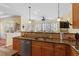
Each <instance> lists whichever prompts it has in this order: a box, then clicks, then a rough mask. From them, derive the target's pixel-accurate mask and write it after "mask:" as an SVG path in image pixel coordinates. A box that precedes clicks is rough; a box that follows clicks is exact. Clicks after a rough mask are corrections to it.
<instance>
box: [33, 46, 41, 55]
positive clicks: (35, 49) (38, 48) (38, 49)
mask: <svg viewBox="0 0 79 59" xmlns="http://www.w3.org/2000/svg"><path fill="white" fill-rule="evenodd" d="M32 56H41V46H38V45H32Z"/></svg>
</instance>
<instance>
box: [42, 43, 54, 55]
mask: <svg viewBox="0 0 79 59" xmlns="http://www.w3.org/2000/svg"><path fill="white" fill-rule="evenodd" d="M42 56H54V44H53V43H47V42H43V43H42Z"/></svg>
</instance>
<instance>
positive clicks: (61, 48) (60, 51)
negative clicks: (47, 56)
mask: <svg viewBox="0 0 79 59" xmlns="http://www.w3.org/2000/svg"><path fill="white" fill-rule="evenodd" d="M65 55H66V50H65V45H63V44H55V56H65Z"/></svg>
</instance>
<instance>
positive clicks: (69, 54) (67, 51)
mask: <svg viewBox="0 0 79 59" xmlns="http://www.w3.org/2000/svg"><path fill="white" fill-rule="evenodd" d="M71 54H72V53H71V47H70V45H66V56H71Z"/></svg>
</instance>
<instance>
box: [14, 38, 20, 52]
mask: <svg viewBox="0 0 79 59" xmlns="http://www.w3.org/2000/svg"><path fill="white" fill-rule="evenodd" d="M20 46H21V41H20V40H19V39H17V38H13V49H14V50H16V51H18V52H20Z"/></svg>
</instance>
